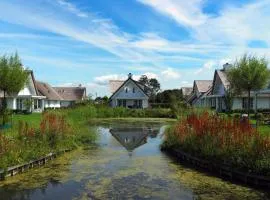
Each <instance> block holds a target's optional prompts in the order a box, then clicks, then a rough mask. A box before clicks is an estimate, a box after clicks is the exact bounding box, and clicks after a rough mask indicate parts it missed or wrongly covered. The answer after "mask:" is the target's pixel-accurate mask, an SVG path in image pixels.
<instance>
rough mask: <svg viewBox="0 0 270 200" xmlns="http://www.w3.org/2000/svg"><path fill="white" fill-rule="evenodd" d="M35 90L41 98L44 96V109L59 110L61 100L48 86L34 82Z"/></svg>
mask: <svg viewBox="0 0 270 200" xmlns="http://www.w3.org/2000/svg"><path fill="white" fill-rule="evenodd" d="M36 85H37V89H38V91H39V93H40V94H41V95H42V96H45V97H46V99H44V107H45V108H54V109H55V108H60V107H61V100H63V98H62V97H61V96H60V95H59V94H58V93H57V92H56V91H55V90H54V89H53V88H52V87H51V86H50V85H49V84H48V83H45V82H40V81H37V82H36Z"/></svg>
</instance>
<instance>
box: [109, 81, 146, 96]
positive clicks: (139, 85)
mask: <svg viewBox="0 0 270 200" xmlns="http://www.w3.org/2000/svg"><path fill="white" fill-rule="evenodd" d="M129 80H131V81H132V82H133V83H135V84H136V85H137V86H138V88H140V89H141V91H142V92H143V93H144V94H145V95H146V96H148V97H149V95H148V94H147V93H146V92H145V90H144V87H145V86H143V85H142V84H141V83H139V82H138V81H135V80H133V79H132V78H131V77H129V78H128V79H127V80H126V81H125V82H123V84H122V85H121V86H120V87H119V88H118V89H117V90H116V91H115V92H114V93H113V94H112V95H111V96H110V98H109V99H111V98H112V97H113V96H114V95H115V94H116V93H117V92H118V91H119V90H120V89H121V88H122V87H123V86H124V85H125V84H126V83H127V82H128V81H129Z"/></svg>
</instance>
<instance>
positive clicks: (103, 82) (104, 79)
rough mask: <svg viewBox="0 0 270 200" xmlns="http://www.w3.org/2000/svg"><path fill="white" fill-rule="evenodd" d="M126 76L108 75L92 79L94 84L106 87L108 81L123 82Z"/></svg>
mask: <svg viewBox="0 0 270 200" xmlns="http://www.w3.org/2000/svg"><path fill="white" fill-rule="evenodd" d="M126 78H127V75H124V74H109V75H104V76H98V77H95V78H94V82H95V83H96V84H98V85H108V84H109V81H110V80H125V79H126Z"/></svg>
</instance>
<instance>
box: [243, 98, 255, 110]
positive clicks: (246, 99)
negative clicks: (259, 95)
mask: <svg viewBox="0 0 270 200" xmlns="http://www.w3.org/2000/svg"><path fill="white" fill-rule="evenodd" d="M242 108H243V109H248V98H247V97H245V98H243V100H242ZM250 108H253V98H250Z"/></svg>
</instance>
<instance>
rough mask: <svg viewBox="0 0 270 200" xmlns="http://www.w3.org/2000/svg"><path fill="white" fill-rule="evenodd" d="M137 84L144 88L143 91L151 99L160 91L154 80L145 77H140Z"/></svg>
mask: <svg viewBox="0 0 270 200" xmlns="http://www.w3.org/2000/svg"><path fill="white" fill-rule="evenodd" d="M138 82H139V83H141V84H142V85H144V86H146V87H145V91H146V93H148V94H149V95H150V97H151V98H154V96H155V95H156V94H157V92H158V91H159V90H160V83H159V82H158V80H157V79H155V78H151V79H149V78H148V77H147V76H146V75H142V76H141V77H140V79H139V81H138Z"/></svg>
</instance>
